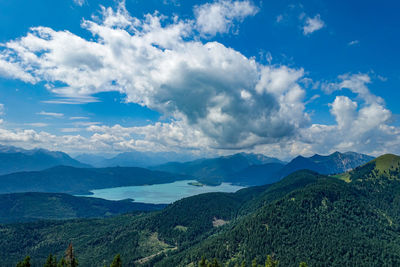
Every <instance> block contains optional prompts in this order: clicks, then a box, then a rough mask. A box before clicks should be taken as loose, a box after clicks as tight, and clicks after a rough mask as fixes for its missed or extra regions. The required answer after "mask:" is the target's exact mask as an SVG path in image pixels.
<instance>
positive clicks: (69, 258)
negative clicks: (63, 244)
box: [64, 243, 78, 267]
mask: <svg viewBox="0 0 400 267" xmlns="http://www.w3.org/2000/svg"><path fill="white" fill-rule="evenodd" d="M64 259H65V263H66V265H67V267H78V260H77V259H76V257H75V253H74V248H73V247H72V244H71V243H69V246H68V248H67V250H66V251H65V257H64Z"/></svg>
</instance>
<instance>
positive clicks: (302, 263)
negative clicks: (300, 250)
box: [299, 261, 308, 267]
mask: <svg viewBox="0 0 400 267" xmlns="http://www.w3.org/2000/svg"><path fill="white" fill-rule="evenodd" d="M299 267H308V265H307V263H305V262H304V261H302V262H300V265H299Z"/></svg>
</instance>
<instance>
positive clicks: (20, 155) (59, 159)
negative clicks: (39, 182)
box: [0, 145, 90, 175]
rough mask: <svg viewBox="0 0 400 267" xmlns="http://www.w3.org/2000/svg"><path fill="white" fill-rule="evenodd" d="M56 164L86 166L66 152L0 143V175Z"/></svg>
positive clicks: (39, 168)
mask: <svg viewBox="0 0 400 267" xmlns="http://www.w3.org/2000/svg"><path fill="white" fill-rule="evenodd" d="M58 165H67V166H72V167H77V168H87V167H90V165H87V164H84V163H81V162H79V161H77V160H75V159H73V158H71V157H70V156H69V155H68V154H66V153H64V152H60V151H49V150H46V149H32V150H25V149H22V148H17V147H12V146H1V145H0V175H1V174H8V173H13V172H21V171H39V170H44V169H47V168H51V167H55V166H58Z"/></svg>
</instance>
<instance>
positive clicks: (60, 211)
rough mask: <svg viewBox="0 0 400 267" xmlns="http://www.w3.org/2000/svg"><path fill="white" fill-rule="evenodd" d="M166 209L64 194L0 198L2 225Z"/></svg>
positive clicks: (160, 206)
mask: <svg viewBox="0 0 400 267" xmlns="http://www.w3.org/2000/svg"><path fill="white" fill-rule="evenodd" d="M164 207H165V205H154V204H144V203H134V202H132V201H129V200H124V201H109V200H104V199H100V198H92V197H75V196H71V195H68V194H62V193H14V194H4V195H0V223H12V222H25V221H35V220H40V219H42V220H43V219H73V218H90V217H108V216H112V215H116V214H122V213H127V212H132V211H150V210H160V209H162V208H164Z"/></svg>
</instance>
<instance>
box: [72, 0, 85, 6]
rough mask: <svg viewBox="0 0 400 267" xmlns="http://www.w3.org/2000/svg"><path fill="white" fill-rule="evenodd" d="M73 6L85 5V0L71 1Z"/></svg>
mask: <svg viewBox="0 0 400 267" xmlns="http://www.w3.org/2000/svg"><path fill="white" fill-rule="evenodd" d="M72 1H73V2H74V4H75V5H77V6H83V5H84V4H85V3H86V0H72Z"/></svg>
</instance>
